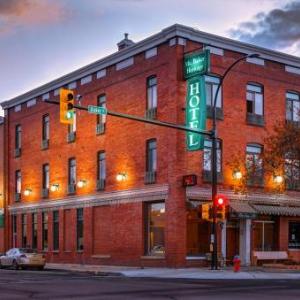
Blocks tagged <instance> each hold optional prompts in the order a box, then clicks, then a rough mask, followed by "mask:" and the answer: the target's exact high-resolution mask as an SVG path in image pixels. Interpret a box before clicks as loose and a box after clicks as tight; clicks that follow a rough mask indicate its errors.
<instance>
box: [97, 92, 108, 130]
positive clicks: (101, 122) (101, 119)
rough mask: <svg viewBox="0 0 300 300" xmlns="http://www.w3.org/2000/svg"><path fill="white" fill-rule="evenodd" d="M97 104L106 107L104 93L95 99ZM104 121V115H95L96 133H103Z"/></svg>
mask: <svg viewBox="0 0 300 300" xmlns="http://www.w3.org/2000/svg"><path fill="white" fill-rule="evenodd" d="M97 105H98V106H100V107H105V108H106V95H105V94H103V95H100V96H99V97H98V100H97ZM105 122H106V116H105V115H97V125H96V133H97V134H103V133H104V132H105Z"/></svg>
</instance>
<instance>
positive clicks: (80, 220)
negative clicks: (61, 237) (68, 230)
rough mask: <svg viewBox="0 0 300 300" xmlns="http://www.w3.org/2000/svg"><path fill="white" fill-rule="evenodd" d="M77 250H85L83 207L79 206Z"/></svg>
mask: <svg viewBox="0 0 300 300" xmlns="http://www.w3.org/2000/svg"><path fill="white" fill-rule="evenodd" d="M77 250H79V251H82V250H83V208H77Z"/></svg>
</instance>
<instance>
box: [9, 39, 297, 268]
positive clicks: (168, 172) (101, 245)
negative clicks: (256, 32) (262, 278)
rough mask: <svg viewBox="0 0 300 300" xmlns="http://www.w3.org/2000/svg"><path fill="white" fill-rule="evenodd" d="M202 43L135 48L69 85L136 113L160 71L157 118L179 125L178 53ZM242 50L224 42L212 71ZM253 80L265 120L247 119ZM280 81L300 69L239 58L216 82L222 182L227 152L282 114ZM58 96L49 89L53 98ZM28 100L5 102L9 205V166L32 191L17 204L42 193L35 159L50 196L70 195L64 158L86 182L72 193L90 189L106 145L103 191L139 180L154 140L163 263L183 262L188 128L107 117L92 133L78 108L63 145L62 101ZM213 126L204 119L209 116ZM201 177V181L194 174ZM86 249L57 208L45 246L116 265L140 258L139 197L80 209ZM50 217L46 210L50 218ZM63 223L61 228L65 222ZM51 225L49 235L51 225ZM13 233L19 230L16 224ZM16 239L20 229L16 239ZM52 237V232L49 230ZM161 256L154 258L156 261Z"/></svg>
mask: <svg viewBox="0 0 300 300" xmlns="http://www.w3.org/2000/svg"><path fill="white" fill-rule="evenodd" d="M195 48H199V45H198V44H196V43H191V42H188V43H187V46H186V47H185V48H184V47H183V46H173V47H169V45H168V44H164V45H161V46H160V47H159V49H158V55H157V56H156V57H152V58H150V59H148V60H145V58H144V54H140V55H137V56H135V64H134V66H131V67H129V68H126V69H124V70H120V71H115V68H114V67H109V68H108V70H107V76H106V77H105V78H101V79H96V78H95V74H94V75H93V81H92V82H91V83H89V84H86V85H83V86H80V83H79V81H78V82H77V83H78V88H77V90H76V93H79V94H81V95H83V100H82V104H83V105H88V104H96V101H97V96H98V95H100V94H103V93H105V94H106V95H107V107H108V109H110V110H113V111H118V112H124V113H129V114H133V115H138V116H143V115H144V113H145V106H146V78H147V77H148V76H151V75H156V76H157V78H158V119H159V120H163V121H168V122H173V123H179V124H184V119H185V112H184V107H185V93H186V83H185V81H183V78H182V58H183V54H184V52H187V51H191V50H193V49H195ZM238 57H240V54H237V53H232V52H230V51H225V55H224V56H223V57H221V56H216V55H212V67H211V70H212V73H215V74H222V73H223V72H224V70H225V68H226V67H228V66H229V65H230V64H231V63H232V62H233V61H234V60H235V59H236V58H238ZM249 81H251V82H258V83H260V84H262V85H263V86H264V101H265V105H264V110H265V123H266V126H265V127H255V126H249V125H247V124H246V100H245V98H246V84H247V82H249ZM286 90H300V81H299V76H297V75H293V74H289V73H286V72H285V71H284V66H283V65H281V64H278V63H273V62H266V66H264V67H262V66H257V65H254V64H249V63H245V62H244V63H241V64H240V65H238V66H236V67H235V69H234V70H233V71H232V72H231V74H230V75H229V76H228V77H227V79H226V80H225V82H224V86H223V109H224V121H219V122H218V124H219V136H220V138H222V140H223V170H224V172H223V173H224V178H225V180H224V185H226V184H227V185H230V184H231V183H232V182H231V175H232V174H231V172H232V171H231V170H230V169H229V168H228V167H227V162H229V161H230V160H231V158H232V154H233V153H238V152H242V153H244V152H245V148H246V144H247V143H251V142H255V143H262V142H263V138H264V137H265V136H266V135H267V134H268V132H270V131H271V130H272V127H273V125H274V124H276V123H277V122H278V120H281V119H283V118H284V117H285V92H286ZM54 98H55V99H58V97H54V96H53V93H51V99H54ZM40 100H41V99H40V98H38V104H37V105H36V106H34V107H30V108H27V107H26V105H25V104H23V105H22V111H21V112H17V113H15V112H14V111H13V110H12V109H11V110H10V111H9V119H10V128H9V135H10V136H11V137H12V138H11V139H10V144H9V153H10V157H9V163H10V171H9V176H10V181H9V195H10V200H9V201H10V204H13V203H14V174H15V170H17V169H21V170H22V189H23V190H24V189H25V188H31V189H32V191H33V193H32V195H30V196H29V197H24V196H22V203H31V202H38V201H40V200H41V181H42V164H44V163H49V164H50V182H51V183H59V185H60V189H59V191H57V192H50V199H53V200H54V201H55V199H58V198H64V197H67V193H66V189H67V162H68V159H69V158H70V157H76V162H77V179H86V180H87V186H86V187H84V188H83V189H81V190H79V189H78V191H77V195H86V194H91V193H95V190H96V169H97V168H96V154H97V152H98V151H99V150H105V151H106V153H107V155H106V164H107V180H106V182H107V185H106V191H115V190H124V189H130V188H138V187H145V185H144V172H145V151H146V149H145V141H146V140H147V139H150V138H156V139H157V147H158V178H157V183H159V184H162V183H168V184H169V186H170V193H169V198H168V201H167V203H166V213H167V216H166V232H165V235H166V251H167V258H166V262H165V263H166V264H167V265H172V266H182V265H185V256H186V208H185V189H184V188H182V186H181V180H182V176H183V175H186V174H189V173H194V174H197V175H198V177H199V178H201V171H202V152H200V151H196V152H190V153H188V152H187V151H186V147H185V134H184V133H183V132H177V131H175V130H172V129H165V128H161V127H155V126H151V125H146V124H142V123H141V124H139V123H136V122H133V121H129V120H123V119H118V118H114V117H110V116H109V117H108V118H107V126H106V132H105V134H104V135H100V136H96V133H95V126H96V116H92V115H89V114H88V113H86V112H82V111H81V112H78V114H77V115H78V116H77V132H76V142H75V143H71V144H68V143H67V142H66V138H67V126H64V125H62V124H60V123H59V108H58V106H55V105H50V104H46V103H43V102H41V101H40ZM45 113H49V115H50V147H49V149H48V150H45V151H41V134H42V130H41V125H42V124H41V122H42V116H43V115H44V114H45ZM17 124H21V125H22V156H21V157H20V158H17V159H15V158H13V152H14V147H15V145H14V138H13V137H14V132H15V126H16V125H17ZM207 126H208V128H209V127H210V120H208V122H207ZM118 172H126V173H127V175H128V180H126V181H125V182H121V183H118V182H116V180H115V176H116V174H117V173H118ZM199 182H200V184H201V180H199ZM84 214H85V215H84V216H85V224H86V225H85V229H84V232H85V237H84V239H85V250H84V254H83V255H82V254H78V253H77V252H76V231H75V229H76V227H75V224H76V211H75V209H72V210H67V211H61V212H60V221H61V223H60V254H59V255H58V254H51V255H50V258H49V259H51V260H53V261H79V262H81V261H82V260H86V261H97V262H101V263H105V262H107V261H109V262H110V263H118V264H138V263H139V262H140V257H141V256H142V255H143V254H144V249H143V248H144V245H143V234H144V233H143V230H144V229H143V208H142V204H140V203H139V204H123V205H113V206H111V207H108V206H105V207H99V208H85V212H84ZM50 222H51V218H49V223H50ZM40 223H41V215H40V214H39V238H38V239H39V249H41V225H40ZM62 224H64V227H63V229H62V226H63V225H62ZM51 228H52V227H51V225H49V234H50V233H51V232H52V229H51ZM18 236H20V230H18ZM19 239H20V238H19ZM49 242H50V244H51V239H50V238H49ZM106 254H107V255H111V258H109V259H106V260H105V259H96V258H95V259H94V260H92V259H91V258H90V256H91V255H106ZM158 264H161V263H160V262H159V263H158Z"/></svg>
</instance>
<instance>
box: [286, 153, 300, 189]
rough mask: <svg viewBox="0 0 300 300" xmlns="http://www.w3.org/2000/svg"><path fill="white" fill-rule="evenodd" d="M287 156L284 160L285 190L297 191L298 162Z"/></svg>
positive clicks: (299, 171)
mask: <svg viewBox="0 0 300 300" xmlns="http://www.w3.org/2000/svg"><path fill="white" fill-rule="evenodd" d="M288 157H289V156H288V155H287V156H286V158H285V164H284V169H285V184H286V188H287V189H291V190H297V189H299V188H300V161H299V160H298V159H293V158H292V157H291V156H290V157H289V158H288Z"/></svg>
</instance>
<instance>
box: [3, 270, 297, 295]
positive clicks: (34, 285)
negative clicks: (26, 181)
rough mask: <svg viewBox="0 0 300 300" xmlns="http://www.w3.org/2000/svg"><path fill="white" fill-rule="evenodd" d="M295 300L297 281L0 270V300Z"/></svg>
mask: <svg viewBox="0 0 300 300" xmlns="http://www.w3.org/2000/svg"><path fill="white" fill-rule="evenodd" d="M255 298H257V299H272V300H275V299H285V300H286V299H299V298H300V282H299V280H179V279H148V278H126V277H123V276H118V275H112V276H110V275H107V274H104V275H101V274H99V275H93V274H88V273H70V272H65V271H42V272H40V271H30V270H25V271H13V270H0V299H5V300H9V299H56V300H59V299H122V300H125V299H176V300H177V299H178V300H179V299H243V300H247V299H255Z"/></svg>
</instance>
